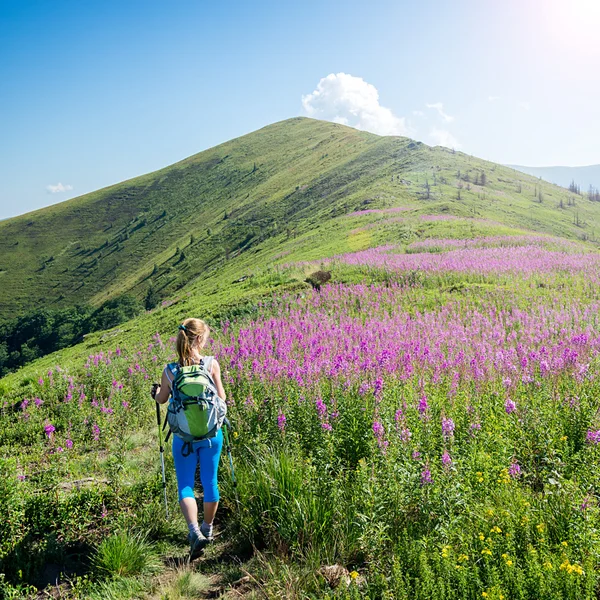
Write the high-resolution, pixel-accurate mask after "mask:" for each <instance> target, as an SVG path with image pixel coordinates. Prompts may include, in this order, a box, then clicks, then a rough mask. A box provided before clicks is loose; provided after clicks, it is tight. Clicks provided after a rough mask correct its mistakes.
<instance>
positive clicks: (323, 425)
mask: <svg viewBox="0 0 600 600" xmlns="http://www.w3.org/2000/svg"><path fill="white" fill-rule="evenodd" d="M321 429H324V430H325V431H331V430H332V429H333V427H332V426H331V425H330V424H329V423H321Z"/></svg>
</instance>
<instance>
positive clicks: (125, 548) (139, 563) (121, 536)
mask: <svg viewBox="0 0 600 600" xmlns="http://www.w3.org/2000/svg"><path fill="white" fill-rule="evenodd" d="M160 566H161V565H160V561H159V559H158V556H157V555H156V551H155V549H154V546H153V545H152V544H150V543H149V542H148V541H147V540H146V538H145V536H143V535H140V534H135V535H133V534H131V533H128V532H122V533H118V534H115V535H113V536H111V537H109V538H107V539H105V540H104V541H103V542H102V543H101V544H100V545H99V546H98V548H97V550H96V555H95V556H94V558H93V567H94V570H95V571H96V573H97V574H99V575H101V576H102V575H103V576H109V577H131V576H134V575H147V574H151V573H155V572H157V571H158V570H159V569H160Z"/></svg>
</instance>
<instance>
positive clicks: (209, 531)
mask: <svg viewBox="0 0 600 600" xmlns="http://www.w3.org/2000/svg"><path fill="white" fill-rule="evenodd" d="M200 533H201V534H202V535H203V536H204V538H205V539H206V543H207V544H212V543H213V542H214V541H215V538H214V536H213V528H212V526H211V527H210V528H207V527H204V523H202V525H200Z"/></svg>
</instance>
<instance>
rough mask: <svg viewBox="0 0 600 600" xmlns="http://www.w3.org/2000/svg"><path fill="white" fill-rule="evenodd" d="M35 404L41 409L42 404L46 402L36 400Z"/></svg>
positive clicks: (39, 399)
mask: <svg viewBox="0 0 600 600" xmlns="http://www.w3.org/2000/svg"><path fill="white" fill-rule="evenodd" d="M33 403H34V404H35V405H36V406H37V407H38V408H39V407H40V406H41V405H42V404H44V401H43V400H42V399H41V398H35V400H34V401H33Z"/></svg>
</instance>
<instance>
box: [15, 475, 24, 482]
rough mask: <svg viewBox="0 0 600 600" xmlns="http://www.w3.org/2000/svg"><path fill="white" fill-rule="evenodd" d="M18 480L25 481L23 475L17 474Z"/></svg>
mask: <svg viewBox="0 0 600 600" xmlns="http://www.w3.org/2000/svg"><path fill="white" fill-rule="evenodd" d="M17 479H18V480H19V481H25V475H17Z"/></svg>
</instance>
